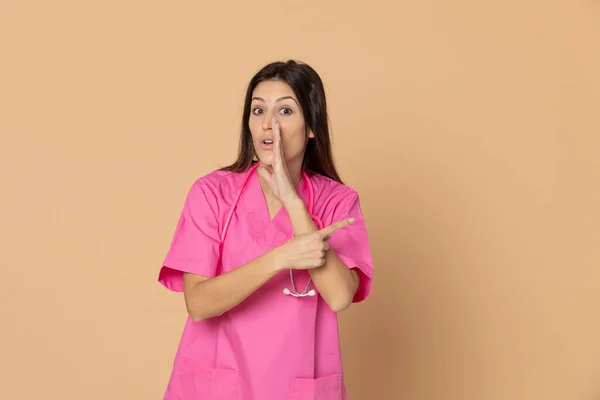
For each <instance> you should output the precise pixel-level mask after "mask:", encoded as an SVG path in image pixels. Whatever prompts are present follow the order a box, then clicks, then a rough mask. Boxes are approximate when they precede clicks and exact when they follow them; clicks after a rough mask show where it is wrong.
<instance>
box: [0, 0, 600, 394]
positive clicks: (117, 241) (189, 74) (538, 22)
mask: <svg viewBox="0 0 600 400" xmlns="http://www.w3.org/2000/svg"><path fill="white" fill-rule="evenodd" d="M599 21H600V3H598V1H593V0H586V1H580V0H564V1H556V0H550V1H534V0H518V1H517V0H509V1H481V0H479V1H475V0H455V1H441V0H438V1H434V0H424V1H394V2H392V1H390V2H383V1H368V2H367V1H339V0H336V1H302V2H292V1H287V0H282V1H277V2H246V1H237V2H228V1H224V2H205V1H130V0H122V1H93V2H89V1H87V2H86V1H52V2H49V1H2V2H1V3H0V46H1V47H0V50H1V51H0V58H1V59H0V135H1V142H0V171H1V172H0V173H1V176H0V178H1V188H2V193H1V196H0V202H1V207H0V222H1V225H0V246H1V252H0V260H1V261H0V265H1V279H2V289H1V290H0V300H1V301H0V312H1V323H2V326H1V330H0V355H1V356H0V381H1V382H0V390H1V394H0V397H2V398H5V399H11V400H25V399H49V400H53V399H57V400H58V399H60V400H66V399H69V400H70V399H73V400H75V399H77V400H80V399H85V400H106V399H123V400H125V399H127V400H142V399H143V400H149V399H160V398H162V394H163V391H164V389H165V386H166V383H167V380H168V376H169V374H170V370H171V362H172V359H173V357H174V354H175V350H176V346H177V344H178V341H179V337H180V334H181V332H182V329H183V323H184V320H185V316H186V314H185V308H184V303H183V298H182V296H181V295H179V294H175V293H171V292H168V291H167V290H166V289H163V288H162V287H161V286H160V285H159V284H158V283H157V281H156V277H157V273H158V269H159V267H160V265H161V262H162V260H163V257H164V256H165V254H166V251H167V249H168V246H169V243H170V240H171V237H172V234H173V232H174V228H175V224H176V222H177V218H178V216H179V213H180V212H181V207H182V205H183V201H184V196H185V194H186V192H187V190H188V189H189V186H190V185H191V183H192V182H193V181H194V180H195V179H197V178H198V177H200V176H202V175H204V174H206V173H208V172H210V171H212V170H214V169H216V168H219V167H221V166H224V165H226V164H228V163H230V162H231V161H232V160H233V159H234V157H235V153H236V150H237V142H238V134H239V127H240V124H241V122H240V118H241V113H242V100H243V95H244V90H245V86H246V84H247V83H248V81H249V79H250V78H251V76H252V75H253V74H254V73H255V72H256V71H257V70H258V69H259V68H260V67H262V66H263V65H264V64H266V63H268V62H271V61H275V60H286V59H288V58H294V59H298V60H302V61H305V62H307V63H309V64H310V65H312V66H313V67H314V68H315V69H316V70H317V71H318V72H319V73H320V74H321V76H322V78H323V80H324V82H325V86H326V90H327V95H328V101H329V111H330V118H331V124H332V132H333V146H334V153H335V158H336V161H337V165H338V167H339V170H340V172H341V175H342V178H343V179H344V181H345V182H346V183H347V184H348V185H350V186H352V187H353V188H355V189H356V190H357V191H358V192H359V193H360V196H361V201H362V207H363V212H364V214H365V218H366V220H367V227H368V229H369V232H370V241H371V246H372V251H373V257H374V263H375V279H374V282H373V291H372V295H371V297H370V298H369V299H368V300H367V301H366V302H365V303H362V304H359V305H355V306H353V307H351V308H350V309H349V310H347V311H345V312H343V313H342V314H340V326H341V335H342V345H343V349H344V364H345V369H346V380H347V385H348V388H349V393H350V396H351V399H352V400H371V399H386V400H387V399H391V400H396V399H398V400H401V399H402V400H403V399H406V400H508V399H510V400H559V399H560V400H597V399H600V340H599V338H600V313H599V304H600V243H599V242H600V211H599V206H600V118H599V116H600V78H599V76H600V74H598V71H600V45H599V43H600V24H599ZM293 361H294V360H290V362H293Z"/></svg>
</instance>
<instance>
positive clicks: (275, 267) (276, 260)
mask: <svg viewBox="0 0 600 400" xmlns="http://www.w3.org/2000/svg"><path fill="white" fill-rule="evenodd" d="M282 260H283V259H282V255H281V246H279V247H275V248H274V249H273V250H271V251H269V252H268V253H266V254H265V256H264V261H265V262H264V266H265V269H266V270H267V272H268V273H269V274H272V275H275V274H277V273H278V272H280V271H282V270H283V269H284V262H283V261H282Z"/></svg>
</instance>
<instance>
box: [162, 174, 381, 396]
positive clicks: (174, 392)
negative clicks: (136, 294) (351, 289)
mask: <svg viewBox="0 0 600 400" xmlns="http://www.w3.org/2000/svg"><path fill="white" fill-rule="evenodd" d="M246 177H247V178H248V179H247V180H246V179H245V178H246ZM305 178H306V179H304V180H302V181H301V182H300V183H299V184H298V186H297V188H296V189H297V191H298V194H299V195H300V197H301V198H302V199H303V200H304V202H305V204H307V208H308V209H309V211H310V210H311V209H312V215H313V217H314V219H315V221H322V223H323V224H324V226H328V225H331V224H332V223H334V222H336V221H340V220H342V219H345V218H349V217H353V218H355V222H354V223H353V224H352V225H350V226H348V227H346V228H343V229H341V230H339V231H337V232H335V233H334V234H333V235H332V237H331V239H330V240H329V244H330V246H331V249H332V250H334V251H335V252H336V254H337V255H338V256H339V257H340V259H341V260H342V261H343V262H344V263H345V264H346V265H347V266H348V268H357V270H358V271H359V277H360V285H359V289H358V291H357V293H356V296H355V297H354V300H353V301H354V302H359V301H362V300H364V299H365V298H366V297H367V296H368V295H369V292H370V289H371V279H372V276H373V265H372V260H371V252H370V249H369V243H368V237H367V231H366V228H365V224H364V220H363V216H362V213H361V209H360V204H359V198H358V195H357V193H356V192H355V191H354V190H353V189H351V188H350V187H348V186H345V185H342V184H340V183H338V182H335V181H333V180H331V179H329V178H327V177H324V176H322V175H319V174H311V173H309V175H307V176H305ZM309 185H312V187H309ZM311 188H312V192H313V193H314V194H313V196H311V195H310V194H311V193H310V192H311V190H310V189H311ZM311 197H314V199H313V204H312V205H311V204H310V200H311V199H310V198H311ZM234 206H235V207H234ZM230 212H231V213H230ZM230 215H231V216H230ZM225 226H226V227H227V229H226V232H224V227H225ZM224 233H226V234H224ZM292 236H293V230H292V226H291V222H290V219H289V216H288V214H287V212H286V210H285V208H283V207H282V208H281V209H280V211H279V213H278V214H277V215H276V216H275V217H274V218H273V220H271V218H270V217H269V212H268V208H267V205H266V202H265V199H264V195H263V193H262V189H261V186H260V182H259V180H258V177H257V175H256V173H255V171H254V169H252V170H251V171H250V173H249V174H248V175H247V174H246V173H232V172H226V171H214V172H212V173H210V174H208V175H206V176H204V177H201V178H199V179H198V180H197V181H196V182H195V183H194V184H193V185H192V187H191V189H190V190H189V192H188V195H187V197H186V201H185V204H184V207H183V212H182V214H181V217H180V219H179V223H178V224H177V228H176V231H175V235H174V237H173V241H172V243H171V247H170V249H169V251H168V254H167V256H166V259H165V261H164V263H163V266H162V268H161V269H160V273H159V278H158V279H159V282H160V283H161V284H163V285H164V286H165V287H166V288H168V289H170V290H173V291H177V292H181V291H183V279H182V274H183V272H190V273H194V274H199V275H204V276H207V277H214V276H215V275H216V274H218V273H219V271H221V273H224V272H227V271H230V270H232V269H235V268H237V267H239V266H242V265H244V264H246V263H248V262H249V261H251V260H253V259H254V258H256V257H258V256H260V255H262V254H264V253H266V252H268V251H269V250H271V249H273V248H274V247H277V246H280V245H282V244H284V243H285V242H286V241H287V240H288V239H290V238H291V237H292ZM222 237H224V240H223V242H221V238H222ZM294 279H295V287H296V289H297V290H298V292H301V291H302V290H303V289H304V288H305V287H306V284H307V283H308V281H309V274H308V272H307V271H305V270H295V271H294ZM310 287H311V289H314V290H316V291H317V292H318V290H317V289H316V287H315V286H314V284H312V283H311V286H310ZM286 288H288V289H290V290H291V289H292V287H291V283H290V275H289V271H282V272H281V273H279V274H277V275H276V276H275V277H273V278H272V279H270V280H269V281H268V282H267V283H266V284H264V285H263V286H262V287H260V288H259V289H258V290H257V291H256V292H254V293H253V294H252V295H251V296H249V297H248V298H247V299H246V300H244V301H243V302H242V303H241V304H239V305H238V306H236V307H234V308H233V309H231V310H229V311H227V312H225V313H224V314H223V315H222V316H218V317H214V318H210V319H206V320H202V321H200V322H194V321H193V320H192V319H191V318H189V317H188V319H187V322H186V324H185V328H184V331H183V335H182V338H181V341H180V344H179V347H178V349H177V354H176V356H175V361H174V365H173V371H172V374H171V377H170V380H169V383H168V386H167V389H166V393H165V396H164V400H192V399H194V400H196V399H199V400H217V399H218V400H288V399H290V400H309V399H310V400H346V399H347V398H348V397H347V394H346V388H345V384H344V375H343V368H342V357H341V351H340V342H339V336H338V325H337V314H336V313H335V312H333V311H332V310H331V309H330V308H329V306H328V305H327V303H325V301H324V300H323V299H322V298H321V296H319V295H318V293H317V295H316V296H307V297H293V296H289V295H285V294H284V293H283V291H284V289H286Z"/></svg>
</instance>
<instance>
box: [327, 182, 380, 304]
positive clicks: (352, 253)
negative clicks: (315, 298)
mask: <svg viewBox="0 0 600 400" xmlns="http://www.w3.org/2000/svg"><path fill="white" fill-rule="evenodd" d="M343 203H344V204H340V206H338V207H337V208H338V209H339V210H340V212H336V213H334V215H333V221H332V223H335V222H337V221H341V220H343V219H346V218H354V223H352V224H351V225H349V226H347V227H345V228H342V229H340V230H339V231H337V232H335V233H333V235H331V239H329V245H330V247H331V249H332V250H333V251H335V253H336V254H337V255H338V257H339V258H340V259H341V260H342V262H343V263H344V264H346V266H347V267H348V268H350V269H353V268H356V269H357V270H358V272H359V274H358V276H359V280H360V281H359V285H358V290H357V291H356V294H355V295H354V299H353V300H352V301H353V303H358V302H361V301H363V300H364V299H366V298H367V297H368V296H369V294H370V292H371V281H372V279H373V261H372V259H371V248H370V246H369V237H368V234H367V228H366V226H365V221H364V218H363V214H362V210H361V208H360V200H359V197H358V194H357V193H356V192H353V193H352V194H351V195H350V196H348V198H347V199H345V200H344V202H343Z"/></svg>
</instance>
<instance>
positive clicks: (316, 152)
mask: <svg viewBox="0 0 600 400" xmlns="http://www.w3.org/2000/svg"><path fill="white" fill-rule="evenodd" d="M266 80H280V81H283V82H285V83H287V84H288V85H290V87H291V88H292V90H293V91H294V94H295V95H296V97H297V98H298V101H299V102H300V107H301V108H302V113H303V114H304V122H305V125H306V132H307V134H308V131H309V130H312V132H313V133H314V135H315V137H314V138H312V139H310V140H309V141H308V144H307V147H306V152H305V153H304V159H303V161H302V169H303V170H306V171H312V172H316V173H318V174H321V175H324V176H326V177H328V178H330V179H333V180H335V181H337V182H340V183H342V180H341V179H340V177H339V175H338V172H337V170H336V168H335V164H334V162H333V155H332V151H331V139H330V137H329V117H328V116H327V102H326V99H325V89H324V87H323V82H322V81H321V77H320V76H319V74H317V72H316V71H315V70H314V69H313V68H311V67H310V66H309V65H307V64H305V63H301V62H297V61H294V60H289V61H286V62H283V61H278V62H273V63H270V64H267V65H266V66H264V67H263V68H262V69H261V70H260V71H258V72H257V73H256V74H255V75H254V77H253V78H252V79H251V80H250V83H249V84H248V88H247V90H246V98H245V101H244V110H243V116H242V131H241V134H240V142H239V149H238V156H237V159H236V160H235V162H234V163H233V164H231V165H229V166H227V167H223V168H221V170H224V171H232V172H244V171H247V170H248V168H250V167H251V166H252V164H253V163H254V147H253V144H252V134H251V133H250V125H249V119H250V112H251V110H250V105H251V102H252V93H253V92H254V89H255V88H256V86H257V85H258V84H259V83H260V82H262V81H266Z"/></svg>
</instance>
